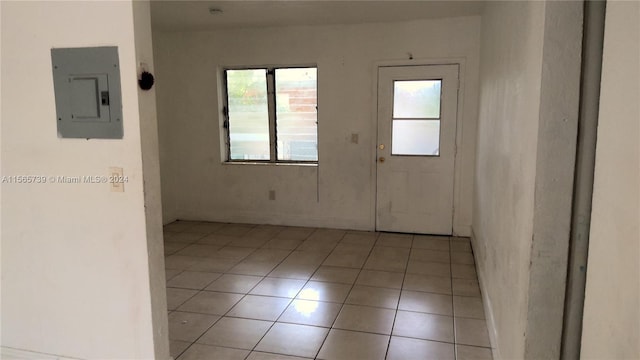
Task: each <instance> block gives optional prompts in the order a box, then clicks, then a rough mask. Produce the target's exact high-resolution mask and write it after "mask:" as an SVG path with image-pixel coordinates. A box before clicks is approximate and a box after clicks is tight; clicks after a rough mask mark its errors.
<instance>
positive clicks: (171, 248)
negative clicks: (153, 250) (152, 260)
mask: <svg viewBox="0 0 640 360" xmlns="http://www.w3.org/2000/svg"><path fill="white" fill-rule="evenodd" d="M187 246H189V244H185V243H180V242H171V241H165V243H164V256H169V255H173V254H175V253H177V252H178V251H180V250H182V249H184V248H186V247H187Z"/></svg>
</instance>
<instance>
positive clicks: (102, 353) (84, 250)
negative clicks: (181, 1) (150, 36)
mask: <svg viewBox="0 0 640 360" xmlns="http://www.w3.org/2000/svg"><path fill="white" fill-rule="evenodd" d="M0 6H1V8H2V31H1V32H2V35H1V36H2V70H1V71H2V90H3V91H2V110H1V116H2V149H1V150H2V151H1V154H2V163H1V172H2V175H3V176H11V175H45V176H57V175H61V176H63V175H64V176H82V175H96V174H100V175H102V174H104V175H107V171H108V167H109V166H120V167H123V168H124V174H125V175H126V176H128V178H129V182H128V183H126V184H125V192H124V193H117V192H110V190H109V186H108V185H105V184H99V185H96V184H51V183H47V184H29V185H27V184H6V183H5V184H2V195H3V197H2V233H1V236H2V237H1V239H2V309H1V310H2V320H1V322H2V346H3V347H10V348H17V349H23V350H29V351H34V352H42V353H49V354H57V355H61V356H67V357H77V358H113V359H115V358H131V359H132V358H153V357H154V341H153V331H152V315H151V314H152V312H151V299H150V286H149V284H150V282H149V264H148V262H147V235H146V229H145V210H144V197H143V178H142V175H143V171H142V158H141V140H140V115H139V112H138V111H139V109H138V93H137V90H136V87H137V85H136V52H135V49H134V29H133V9H132V3H131V2H130V1H126V2H125V1H122V2H120V1H119V2H86V1H85V2H6V1H3V2H2V4H1V5H0ZM104 45H116V46H118V50H119V55H120V68H121V76H122V100H123V116H124V117H123V119H124V138H123V139H122V140H83V139H60V138H58V137H57V133H56V121H55V103H54V93H53V81H52V74H51V57H50V49H51V48H53V47H79V46H104Z"/></svg>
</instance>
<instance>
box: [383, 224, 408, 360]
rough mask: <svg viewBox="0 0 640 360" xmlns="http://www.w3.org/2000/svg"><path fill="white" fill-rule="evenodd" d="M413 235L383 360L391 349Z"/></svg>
mask: <svg viewBox="0 0 640 360" xmlns="http://www.w3.org/2000/svg"><path fill="white" fill-rule="evenodd" d="M414 236H415V235H411V246H410V247H409V255H408V256H407V261H406V263H405V264H404V274H403V275H402V284H400V294H399V296H398V302H397V303H396V311H395V314H394V315H393V322H392V323H391V331H390V332H389V341H388V342H387V350H386V351H385V353H384V358H385V359H386V358H388V357H389V349H390V348H391V339H392V338H393V329H394V328H395V326H396V319H397V318H398V311H400V310H399V309H400V300H402V290H403V288H404V281H405V280H406V278H407V271H408V270H409V261H410V260H411V252H412V251H413V238H414Z"/></svg>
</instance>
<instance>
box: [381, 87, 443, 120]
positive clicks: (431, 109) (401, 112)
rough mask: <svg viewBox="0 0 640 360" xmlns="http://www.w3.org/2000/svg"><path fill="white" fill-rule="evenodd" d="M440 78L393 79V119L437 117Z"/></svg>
mask: <svg viewBox="0 0 640 360" xmlns="http://www.w3.org/2000/svg"><path fill="white" fill-rule="evenodd" d="M441 83H442V80H412V81H395V82H394V84H393V117H394V119H397V118H403V119H425V118H427V119H439V118H440V84H441Z"/></svg>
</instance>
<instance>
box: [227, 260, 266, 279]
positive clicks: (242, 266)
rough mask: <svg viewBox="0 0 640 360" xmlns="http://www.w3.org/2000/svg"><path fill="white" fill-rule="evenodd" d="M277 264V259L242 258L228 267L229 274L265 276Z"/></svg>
mask: <svg viewBox="0 0 640 360" xmlns="http://www.w3.org/2000/svg"><path fill="white" fill-rule="evenodd" d="M277 265H278V262H277V261H269V262H264V261H247V260H243V261H241V262H239V263H238V264H237V265H236V266H234V267H232V268H231V269H229V271H228V272H229V273H231V274H239V275H254V276H265V275H267V274H268V273H270V272H271V271H272V270H273V269H274V268H275V267H276V266H277Z"/></svg>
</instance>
